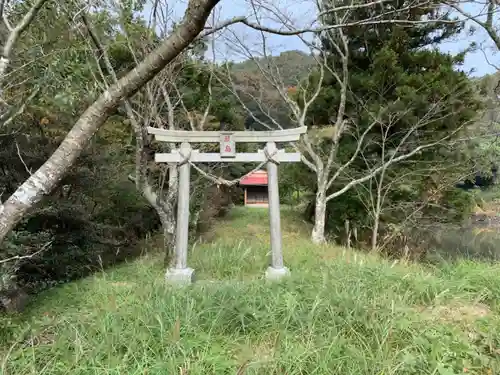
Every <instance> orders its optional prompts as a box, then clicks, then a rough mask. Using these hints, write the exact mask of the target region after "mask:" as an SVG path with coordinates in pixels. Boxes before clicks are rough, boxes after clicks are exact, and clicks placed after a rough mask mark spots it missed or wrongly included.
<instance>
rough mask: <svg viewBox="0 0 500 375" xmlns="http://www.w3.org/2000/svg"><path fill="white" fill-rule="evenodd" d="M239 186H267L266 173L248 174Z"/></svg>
mask: <svg viewBox="0 0 500 375" xmlns="http://www.w3.org/2000/svg"><path fill="white" fill-rule="evenodd" d="M240 185H267V172H266V171H262V170H261V171H255V172H253V173H250V174H249V175H247V176H245V177H244V178H243V179H242V180H241V181H240Z"/></svg>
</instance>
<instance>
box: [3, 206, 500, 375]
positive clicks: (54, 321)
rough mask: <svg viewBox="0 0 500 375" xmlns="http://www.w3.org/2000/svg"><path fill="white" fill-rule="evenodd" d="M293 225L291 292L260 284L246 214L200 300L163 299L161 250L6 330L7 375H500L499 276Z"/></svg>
mask: <svg viewBox="0 0 500 375" xmlns="http://www.w3.org/2000/svg"><path fill="white" fill-rule="evenodd" d="M282 218H283V230H284V253H285V261H286V264H287V266H288V267H289V268H290V269H291V271H292V276H291V277H290V278H289V279H288V280H287V281H285V282H283V283H274V284H270V283H267V282H265V281H264V280H262V277H263V274H264V271H265V269H266V267H267V256H268V254H267V249H268V232H267V213H266V211H265V210H264V211H262V210H245V209H241V208H240V209H235V210H233V211H232V213H231V215H230V216H229V217H228V218H226V219H225V220H224V221H223V222H221V223H220V225H218V226H217V228H216V229H215V230H214V233H213V235H212V238H213V241H212V242H210V243H208V244H203V245H197V246H194V249H193V251H192V253H191V255H190V265H191V266H192V267H193V268H195V270H196V272H197V277H198V281H197V283H196V284H194V285H193V286H191V287H188V288H180V289H179V288H168V287H166V286H165V284H164V282H163V273H164V270H163V268H162V264H163V260H162V258H161V256H159V255H157V254H155V252H154V250H153V249H152V248H153V247H154V245H153V244H154V242H151V243H149V244H146V245H145V248H146V250H147V254H146V255H145V256H144V257H143V258H141V259H140V260H138V261H136V262H134V263H131V264H127V265H123V266H121V267H119V268H116V269H113V270H108V271H105V272H102V273H100V274H97V275H95V276H93V277H90V278H87V279H85V280H82V281H79V282H76V283H72V284H67V285H65V286H63V287H60V288H57V289H53V290H51V291H48V292H46V293H45V294H43V295H40V296H39V297H38V299H37V300H35V301H34V302H33V304H32V307H31V308H30V309H29V311H27V312H26V313H25V314H24V315H23V316H19V317H10V318H2V320H1V322H0V323H1V324H2V325H1V330H2V332H1V334H0V340H1V341H0V345H1V349H0V350H1V351H2V357H3V359H2V360H1V362H0V366H1V367H0V371H1V374H16V375H17V374H19V375H21V374H50V375H52V374H61V375H63V374H72V375H73V374H74V375H77V374H82V375H83V374H116V375H117V374H127V375H133V374H137V375H139V374H141V375H146V374H148V375H152V374H168V375H170V374H172V375H173V374H180V375H181V374H182V375H194V374H200V375H201V374H234V375H244V374H245V375H247V374H248V375H250V374H262V375H271V374H276V375H278V374H281V375H285V374H287V375H292V374H318V375H320V374H356V375H357V374H360V375H361V374H374V375H375V374H376V375H389V374H419V375H424V374H436V375H444V374H446V375H451V374H463V373H468V374H485V375H486V374H489V375H492V374H500V319H499V318H500V305H499V301H500V300H499V297H500V266H498V265H486V264H480V263H472V262H465V261H464V262H460V263H456V264H448V265H441V266H439V267H436V268H432V269H431V268H425V267H423V266H419V265H414V264H394V263H391V262H389V261H386V260H383V259H380V258H377V257H375V256H368V255H364V254H361V253H356V252H354V251H352V250H349V251H347V250H345V249H342V248H338V247H333V246H323V247H317V246H313V245H311V244H310V243H309V241H308V234H309V227H308V225H307V224H305V223H303V222H301V220H300V219H299V218H298V216H297V215H296V214H295V213H294V212H293V211H291V210H284V211H283V214H282Z"/></svg>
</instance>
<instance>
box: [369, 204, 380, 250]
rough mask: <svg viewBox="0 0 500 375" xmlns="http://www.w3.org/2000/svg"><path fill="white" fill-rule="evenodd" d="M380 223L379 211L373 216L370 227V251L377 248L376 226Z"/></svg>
mask: <svg viewBox="0 0 500 375" xmlns="http://www.w3.org/2000/svg"><path fill="white" fill-rule="evenodd" d="M379 223H380V213H379V214H377V215H376V216H375V219H374V221H373V228H372V244H371V245H372V251H375V250H377V246H378V228H379Z"/></svg>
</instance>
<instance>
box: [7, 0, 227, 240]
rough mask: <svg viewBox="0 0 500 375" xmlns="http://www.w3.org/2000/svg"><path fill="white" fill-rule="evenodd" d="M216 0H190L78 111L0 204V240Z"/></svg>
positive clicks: (185, 41) (193, 31)
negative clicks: (133, 63)
mask: <svg viewBox="0 0 500 375" xmlns="http://www.w3.org/2000/svg"><path fill="white" fill-rule="evenodd" d="M219 1H220V0H190V1H189V4H188V8H187V10H186V13H185V15H184V19H183V21H182V23H181V25H180V27H179V28H177V29H176V31H174V32H173V33H172V35H171V36H170V37H169V38H167V39H166V40H165V41H164V42H163V43H162V44H161V45H160V46H159V47H158V48H157V49H156V50H155V51H153V52H152V53H151V54H149V55H148V56H147V57H146V58H145V59H144V60H143V61H142V62H141V63H140V64H139V65H138V66H137V67H135V68H134V69H133V70H132V71H130V72H129V73H128V74H127V75H125V76H124V77H123V78H121V79H120V80H119V81H118V82H117V83H115V84H114V85H112V86H111V87H110V88H109V89H108V90H106V91H104V93H103V94H102V95H101V96H100V97H99V98H98V99H97V100H96V101H95V102H94V103H93V104H92V105H91V106H90V107H89V108H88V109H87V110H86V111H85V112H84V113H83V114H82V115H81V117H80V118H79V119H78V121H77V122H76V123H75V125H74V126H73V128H72V129H71V130H70V131H69V133H68V134H67V136H66V138H65V139H64V140H63V141H62V143H61V145H60V146H59V148H58V149H57V150H56V151H55V152H54V153H53V154H52V156H51V157H50V158H49V159H48V160H47V161H46V162H45V163H44V164H43V165H42V166H41V167H40V168H39V169H38V170H37V171H36V172H35V173H34V174H33V175H32V176H31V177H30V178H29V179H28V180H26V181H25V182H24V183H23V184H22V185H21V186H20V187H19V188H18V189H17V190H16V192H15V193H14V194H12V196H10V197H9V198H8V199H7V201H5V202H4V203H3V204H2V205H1V206H0V243H1V242H2V241H3V240H4V239H5V237H6V236H7V234H8V233H9V232H10V231H11V230H12V229H13V228H14V227H15V225H16V224H17V223H19V222H20V221H21V219H22V218H23V217H24V215H26V214H27V213H28V211H29V210H30V209H31V208H32V207H33V206H35V205H36V204H37V203H39V202H40V201H41V200H42V198H43V196H44V195H47V194H49V193H50V192H51V191H52V190H53V189H54V188H55V187H56V186H57V184H58V183H59V181H60V180H61V179H62V177H63V176H64V174H65V173H66V172H67V170H68V169H69V168H70V167H71V166H72V165H73V164H74V163H75V161H76V159H77V158H78V156H79V155H80V153H81V152H82V151H83V149H84V148H85V147H86V146H87V145H88V143H89V141H90V139H91V138H92V136H93V135H94V134H95V132H97V130H99V128H100V127H101V126H102V125H103V124H104V122H105V121H106V119H107V118H108V116H109V113H110V112H111V111H112V110H113V109H114V108H116V106H118V104H119V103H120V101H121V100H123V99H124V98H127V97H129V96H130V95H132V94H134V93H135V92H136V91H137V90H139V89H140V88H141V87H142V86H144V84H146V83H147V82H148V81H149V80H151V79H152V78H153V77H154V76H155V75H156V74H158V73H159V72H160V71H161V70H162V69H163V68H164V67H165V66H166V65H167V64H168V63H169V62H170V61H172V60H173V59H174V58H175V57H176V56H177V55H179V53H181V52H182V51H183V50H184V49H185V48H186V47H187V46H188V45H189V44H190V43H191V42H192V41H193V40H194V39H195V38H196V36H197V35H198V34H199V33H200V32H201V31H202V30H203V27H204V25H205V23H206V20H207V18H208V16H209V15H210V12H211V11H212V9H213V8H214V7H215V5H217V3H218V2H219Z"/></svg>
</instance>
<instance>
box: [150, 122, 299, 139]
mask: <svg viewBox="0 0 500 375" xmlns="http://www.w3.org/2000/svg"><path fill="white" fill-rule="evenodd" d="M306 131H307V127H306V126H302V127H300V128H292V129H285V130H271V131H234V132H233V131H189V130H166V129H158V128H152V127H148V133H149V134H153V135H154V136H155V139H156V140H157V141H161V142H170V143H181V142H188V143H218V142H220V141H221V136H224V135H231V138H232V141H234V142H244V143H263V142H294V141H298V140H299V138H300V136H301V134H304V133H305V132H306Z"/></svg>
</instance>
